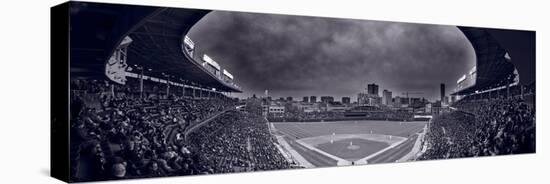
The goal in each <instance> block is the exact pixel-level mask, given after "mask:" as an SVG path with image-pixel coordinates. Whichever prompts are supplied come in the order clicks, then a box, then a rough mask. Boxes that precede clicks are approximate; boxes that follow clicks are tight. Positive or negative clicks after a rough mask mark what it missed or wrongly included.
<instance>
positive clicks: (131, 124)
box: [71, 80, 288, 181]
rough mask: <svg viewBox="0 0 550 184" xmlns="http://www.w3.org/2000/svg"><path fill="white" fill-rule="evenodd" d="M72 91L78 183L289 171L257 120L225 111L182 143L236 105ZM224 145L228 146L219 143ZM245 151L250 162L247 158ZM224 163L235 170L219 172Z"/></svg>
mask: <svg viewBox="0 0 550 184" xmlns="http://www.w3.org/2000/svg"><path fill="white" fill-rule="evenodd" d="M71 86H72V93H71V106H72V107H71V110H72V112H71V113H72V116H71V129H72V130H71V132H75V133H72V134H71V140H72V141H71V170H72V171H73V172H72V173H74V176H72V177H73V178H74V179H75V181H89V180H97V179H123V178H141V177H155V176H172V175H189V174H206V173H220V172H232V171H239V169H237V168H241V170H242V169H254V170H268V169H279V168H287V167H288V164H287V163H286V160H284V158H283V157H282V156H281V155H280V154H279V153H278V152H277V150H276V149H275V148H274V145H273V141H272V138H271V137H270V134H269V132H268V129H267V124H266V123H265V119H263V118H261V117H257V116H252V115H245V116H242V115H240V114H235V113H237V112H228V113H226V114H222V115H220V116H221V117H220V118H216V119H215V120H214V121H213V122H211V123H209V124H208V125H206V126H205V127H201V128H198V129H197V131H199V133H195V134H193V136H195V137H197V138H198V137H200V138H199V139H197V138H193V139H192V140H191V141H185V140H184V139H182V134H183V133H184V131H186V130H188V129H189V128H190V127H193V126H195V125H197V124H198V123H200V122H201V121H202V120H203V119H206V118H208V117H210V116H212V115H214V114H219V113H218V112H221V111H224V110H227V109H234V105H235V104H236V102H235V101H234V100H233V99H230V98H227V97H225V96H217V97H215V98H209V99H204V98H201V99H193V98H185V97H178V96H175V95H172V96H168V97H166V96H165V97H166V98H161V96H162V95H157V94H155V93H154V91H153V92H151V95H147V96H146V97H145V98H143V99H140V98H136V95H135V94H131V93H129V91H132V90H131V86H132V85H128V86H122V85H114V87H113V88H110V86H111V85H110V84H109V83H108V82H106V81H94V80H75V81H72V85H71ZM134 91H135V90H134ZM113 92H114V95H113ZM238 113H243V112H238ZM210 124H211V125H210ZM212 127H213V128H216V129H217V130H219V132H218V133H217V134H216V135H213V134H214V133H213V132H211V131H209V130H210V129H211V128H212ZM236 130H239V131H243V130H248V131H243V132H241V133H240V134H242V136H240V137H236V136H237V135H240V134H236V133H235V131H236ZM245 135H246V136H247V138H246V139H245V137H244V136H245ZM243 139H245V140H243ZM227 141H230V142H232V144H221V143H222V142H227ZM234 141H239V142H240V143H243V144H235V142H234ZM243 141H248V142H249V143H248V142H243ZM247 144H249V145H251V148H250V150H249V152H250V153H251V154H250V155H251V156H248V155H247V154H244V152H246V150H247V149H243V148H245V147H246V145H247ZM201 146H208V147H209V148H218V150H224V151H226V152H223V151H222V152H218V153H216V152H212V151H211V150H209V149H205V147H201ZM236 152H239V153H241V154H240V155H237V154H235V153H236ZM221 161H223V162H234V164H221V165H220V162H221ZM233 166H235V167H234V168H232V167H233Z"/></svg>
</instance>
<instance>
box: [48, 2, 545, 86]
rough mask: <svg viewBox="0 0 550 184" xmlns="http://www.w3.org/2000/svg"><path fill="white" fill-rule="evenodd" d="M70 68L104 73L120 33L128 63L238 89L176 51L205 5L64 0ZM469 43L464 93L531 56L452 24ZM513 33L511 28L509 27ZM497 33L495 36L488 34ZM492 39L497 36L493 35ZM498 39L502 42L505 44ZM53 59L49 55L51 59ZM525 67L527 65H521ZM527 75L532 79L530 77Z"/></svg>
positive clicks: (503, 37)
mask: <svg viewBox="0 0 550 184" xmlns="http://www.w3.org/2000/svg"><path fill="white" fill-rule="evenodd" d="M70 3H71V12H70V30H71V31H70V46H71V51H70V59H71V66H70V67H71V74H76V75H72V76H77V77H98V78H104V77H105V74H104V72H105V64H106V62H107V60H108V58H109V57H110V56H111V55H112V54H113V52H114V50H115V48H116V47H117V46H118V45H119V44H120V43H121V42H122V40H123V39H124V38H125V37H126V36H130V37H131V38H132V40H133V42H132V44H131V45H130V47H129V48H128V49H129V54H128V61H127V62H128V64H129V66H133V65H134V64H135V65H139V66H142V67H144V68H151V69H153V70H152V71H151V72H150V73H149V74H148V75H151V76H154V77H157V78H163V77H164V75H162V74H163V73H165V74H168V75H170V76H174V77H176V78H185V79H186V80H189V81H193V82H195V83H198V84H201V85H205V86H208V87H213V88H216V89H217V90H218V91H227V92H241V90H240V89H238V88H237V87H235V86H233V85H230V84H227V83H225V82H224V81H222V80H220V79H219V78H217V77H215V76H214V75H213V74H211V73H210V72H208V71H206V70H205V69H204V68H203V67H201V66H200V65H198V64H197V63H196V62H194V61H193V59H192V57H190V56H189V55H188V54H187V53H186V52H182V48H181V46H182V42H183V37H184V36H185V35H186V34H187V32H188V31H189V29H190V28H191V27H192V26H193V25H194V24H195V23H196V22H198V21H199V20H200V19H201V18H202V17H204V16H205V15H206V14H207V13H209V12H210V11H209V10H197V9H184V8H160V7H152V6H134V5H116V4H100V3H87V2H70ZM458 28H459V29H460V30H461V31H462V32H463V33H464V35H465V36H466V37H467V39H468V40H469V41H470V42H471V43H472V46H473V48H474V50H475V53H476V63H477V79H476V84H475V85H474V86H471V87H469V88H466V89H463V90H461V91H458V92H455V93H454V94H469V93H473V92H475V91H477V90H484V89H486V88H490V87H491V86H493V85H495V84H499V83H503V82H504V83H505V82H506V81H501V79H503V78H506V77H507V76H509V75H510V74H512V73H513V72H514V69H515V67H514V65H513V64H512V63H510V62H507V61H506V60H505V59H504V55H505V54H506V53H507V52H511V53H512V57H513V58H514V59H516V56H519V57H517V58H519V59H520V60H522V61H525V62H530V61H531V60H533V61H534V51H533V53H529V54H527V55H521V54H517V55H516V54H514V52H517V53H520V52H522V51H521V50H522V49H524V48H522V46H523V45H528V44H531V43H523V44H521V43H520V44H518V41H517V40H512V39H508V38H509V37H507V35H509V34H508V33H502V32H497V31H496V30H492V29H484V28H472V27H461V26H459V27H458ZM514 33H517V31H514ZM495 35H497V36H498V37H497V38H498V39H495V38H494V37H493V36H495ZM497 40H498V41H497ZM499 43H505V44H506V43H507V45H505V46H506V49H508V50H505V49H504V48H503V47H502V46H501V45H500V44H499ZM52 62H55V61H52ZM526 71H529V70H526ZM520 73H522V71H520ZM531 81H533V80H531Z"/></svg>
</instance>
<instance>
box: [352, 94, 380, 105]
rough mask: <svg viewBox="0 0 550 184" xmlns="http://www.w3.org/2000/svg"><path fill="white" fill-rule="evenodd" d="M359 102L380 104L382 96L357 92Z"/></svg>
mask: <svg viewBox="0 0 550 184" xmlns="http://www.w3.org/2000/svg"><path fill="white" fill-rule="evenodd" d="M357 103H359V104H366V105H374V106H379V105H380V104H381V103H382V98H381V97H379V96H374V95H372V94H366V93H359V94H357Z"/></svg>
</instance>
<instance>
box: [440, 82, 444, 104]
mask: <svg viewBox="0 0 550 184" xmlns="http://www.w3.org/2000/svg"><path fill="white" fill-rule="evenodd" d="M439 88H440V89H439V90H440V93H441V94H440V95H441V96H440V97H441V99H440V100H441V102H445V84H444V83H441V85H440V87H439Z"/></svg>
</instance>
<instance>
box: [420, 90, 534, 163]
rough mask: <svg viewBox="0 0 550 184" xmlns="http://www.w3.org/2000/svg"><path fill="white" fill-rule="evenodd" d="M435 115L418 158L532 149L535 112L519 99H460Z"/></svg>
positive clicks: (454, 156) (495, 153)
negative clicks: (443, 111) (441, 112)
mask: <svg viewBox="0 0 550 184" xmlns="http://www.w3.org/2000/svg"><path fill="white" fill-rule="evenodd" d="M454 106H455V107H456V108H457V111H454V112H450V113H445V114H442V115H440V116H437V117H435V118H434V119H433V120H432V122H431V124H430V129H429V132H428V134H427V138H426V143H427V144H428V149H427V151H426V152H425V153H424V154H423V155H422V156H421V157H420V158H419V159H420V160H432V159H442V158H460V157H477V156H490V155H506V154H519V153H534V152H535V111H534V108H533V107H532V106H530V105H529V104H527V103H525V102H524V101H523V100H522V99H521V98H504V97H499V98H491V99H482V100H462V101H460V102H457V103H455V104H454Z"/></svg>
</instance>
